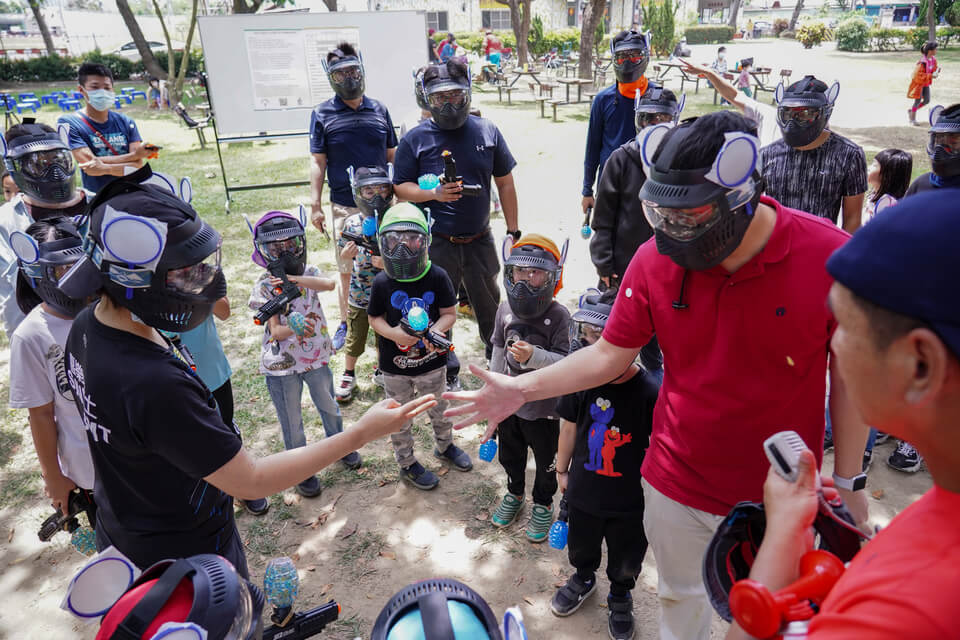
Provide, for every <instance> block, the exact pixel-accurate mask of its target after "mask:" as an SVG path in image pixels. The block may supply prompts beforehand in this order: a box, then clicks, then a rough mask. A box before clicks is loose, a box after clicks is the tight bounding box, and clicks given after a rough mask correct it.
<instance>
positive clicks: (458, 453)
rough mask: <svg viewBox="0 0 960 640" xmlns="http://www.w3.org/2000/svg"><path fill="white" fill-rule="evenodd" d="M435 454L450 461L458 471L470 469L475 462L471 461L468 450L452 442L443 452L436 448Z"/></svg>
mask: <svg viewBox="0 0 960 640" xmlns="http://www.w3.org/2000/svg"><path fill="white" fill-rule="evenodd" d="M433 455H434V456H436V457H437V458H440V459H441V460H445V461H446V462H449V463H450V464H452V465H453V468H454V469H456V470H457V471H470V469H473V462H471V460H470V456H469V455H467V452H466V451H464V450H463V449H461V448H460V447H458V446H457V445H455V444H451V445H450V446H449V447H447V448H446V449H444V450H443V453H440V452H439V451H437V450H436V449H434V450H433Z"/></svg>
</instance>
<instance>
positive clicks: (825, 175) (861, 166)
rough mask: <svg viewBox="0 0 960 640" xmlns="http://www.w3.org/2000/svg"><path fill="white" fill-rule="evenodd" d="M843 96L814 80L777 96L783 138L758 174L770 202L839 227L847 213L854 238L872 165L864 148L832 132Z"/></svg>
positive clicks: (765, 152)
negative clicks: (833, 118) (835, 107)
mask: <svg viewBox="0 0 960 640" xmlns="http://www.w3.org/2000/svg"><path fill="white" fill-rule="evenodd" d="M781 86H782V85H781ZM839 90H840V87H839V85H837V84H836V83H834V85H833V86H832V87H830V88H829V89H828V88H827V85H826V84H825V83H823V82H821V81H820V80H817V79H816V78H814V77H813V76H806V77H805V78H803V79H802V80H800V81H798V82H795V83H793V84H792V85H790V87H788V88H787V89H786V90H785V91H779V90H778V93H777V98H778V104H777V123H778V124H779V125H780V130H781V132H782V133H783V138H782V139H781V140H777V141H776V142H774V143H773V144H770V145H767V146H766V147H764V148H763V149H761V150H760V163H759V165H758V166H757V168H758V169H759V171H760V174H761V175H762V176H763V179H764V180H765V181H766V189H764V192H765V193H766V194H767V195H768V196H770V197H772V198H774V199H775V200H776V201H777V202H779V203H780V204H782V205H784V206H786V207H790V208H792V209H799V210H800V211H806V212H807V213H812V214H813V215H815V216H819V217H821V218H828V219H830V221H832V222H833V223H834V224H836V223H837V218H838V216H839V214H840V212H841V209H842V211H843V228H844V230H845V231H847V232H848V233H853V232H854V231H856V230H857V229H859V228H860V213H861V209H862V208H863V197H864V194H865V193H866V191H867V159H866V156H865V155H864V153H863V149H862V148H860V146H859V145H857V144H855V143H854V142H851V141H850V140H848V139H846V138H844V137H843V136H841V135H839V134H836V133H834V132H832V131H830V130H829V129H827V123H828V121H829V119H830V114H831V113H832V112H833V103H834V101H835V100H836V97H837V94H838V93H839Z"/></svg>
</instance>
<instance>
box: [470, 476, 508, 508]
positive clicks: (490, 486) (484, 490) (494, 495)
mask: <svg viewBox="0 0 960 640" xmlns="http://www.w3.org/2000/svg"><path fill="white" fill-rule="evenodd" d="M466 494H467V497H468V498H470V501H471V502H472V503H473V504H474V505H475V506H476V507H477V508H478V509H483V510H487V509H490V508H491V507H492V506H493V505H494V504H495V503H496V502H497V501H498V500H499V499H500V488H499V487H498V486H497V485H496V484H495V483H493V482H483V481H480V482H475V483H473V484H472V485H470V486H469V487H467V491H466Z"/></svg>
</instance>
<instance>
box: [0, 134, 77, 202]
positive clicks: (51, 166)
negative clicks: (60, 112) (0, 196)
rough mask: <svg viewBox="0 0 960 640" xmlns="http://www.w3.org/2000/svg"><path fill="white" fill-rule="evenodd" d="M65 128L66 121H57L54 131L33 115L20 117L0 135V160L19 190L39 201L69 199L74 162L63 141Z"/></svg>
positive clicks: (72, 186) (72, 183)
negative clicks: (19, 121) (0, 153)
mask: <svg viewBox="0 0 960 640" xmlns="http://www.w3.org/2000/svg"><path fill="white" fill-rule="evenodd" d="M68 132H69V126H67V125H60V127H59V132H57V131H54V130H53V129H51V128H50V127H49V126H48V125H45V124H37V123H36V120H35V119H34V118H24V119H23V124H21V125H15V126H13V127H11V128H10V130H9V131H8V132H7V134H6V137H5V138H3V137H0V142H2V144H3V164H4V166H5V167H6V169H7V171H9V172H10V176H11V177H12V178H13V181H14V182H15V183H16V184H17V187H18V188H19V189H20V191H23V192H24V193H25V194H26V195H28V196H30V197H31V198H35V199H36V200H39V201H40V202H51V203H60V202H69V201H70V200H72V199H73V197H74V194H75V193H76V180H75V179H74V174H75V173H76V171H77V165H76V164H75V163H74V161H73V154H72V153H71V152H70V147H69V146H68V145H67V135H68Z"/></svg>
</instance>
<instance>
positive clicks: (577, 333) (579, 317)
mask: <svg viewBox="0 0 960 640" xmlns="http://www.w3.org/2000/svg"><path fill="white" fill-rule="evenodd" d="M615 298H616V289H615V288H612V287H611V288H609V289H607V290H606V291H604V292H602V293H601V292H600V290H599V289H587V291H586V292H585V293H584V294H583V295H581V296H580V301H579V302H578V303H577V310H576V311H574V312H573V315H572V316H570V319H571V320H573V323H574V324H573V325H572V326H571V331H572V334H573V335H571V337H570V349H571V350H576V349H579V348H581V347H585V346H587V345H586V344H584V342H585V340H584V337H585V336H584V334H585V332H587V331H592V332H600V331H602V330H603V328H604V327H605V326H606V325H607V320H608V319H609V318H610V314H611V313H612V312H613V300H614V299H615Z"/></svg>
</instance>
